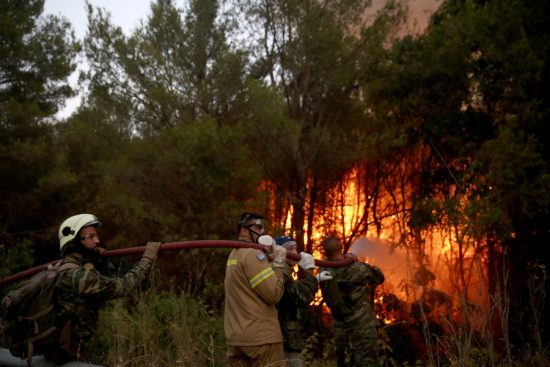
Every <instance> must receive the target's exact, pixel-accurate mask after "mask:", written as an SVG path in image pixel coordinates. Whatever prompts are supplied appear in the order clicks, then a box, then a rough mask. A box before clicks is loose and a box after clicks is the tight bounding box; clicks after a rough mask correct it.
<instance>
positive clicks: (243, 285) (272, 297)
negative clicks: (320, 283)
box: [224, 213, 286, 367]
mask: <svg viewBox="0 0 550 367" xmlns="http://www.w3.org/2000/svg"><path fill="white" fill-rule="evenodd" d="M237 231H238V233H239V240H240V241H246V242H253V243H258V239H259V238H260V237H261V236H262V235H264V231H265V229H264V220H263V217H262V216H261V215H258V214H255V213H244V214H243V215H242V217H241V219H240V221H239V224H238V226H237ZM265 237H269V236H265ZM265 237H264V238H265ZM269 240H270V245H272V251H271V253H270V254H266V253H265V252H264V251H261V250H258V249H255V248H235V249H233V250H232V251H231V253H230V254H229V258H228V259H227V267H226V271H225V282H224V285H225V310H224V331H225V339H226V341H227V346H228V347H227V362H228V365H229V366H231V367H260V366H270V367H284V366H285V361H284V351H283V335H282V334H281V328H280V326H279V320H278V318H277V307H276V305H277V302H279V300H280V298H281V296H282V295H283V289H284V288H283V287H284V286H283V280H284V277H283V268H284V267H285V266H286V263H285V259H286V249H285V248H284V247H281V246H278V245H277V244H273V239H272V238H271V237H269ZM270 258H271V259H272V261H271V263H270V261H269V259H270Z"/></svg>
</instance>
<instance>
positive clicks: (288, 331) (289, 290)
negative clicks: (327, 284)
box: [277, 265, 317, 351]
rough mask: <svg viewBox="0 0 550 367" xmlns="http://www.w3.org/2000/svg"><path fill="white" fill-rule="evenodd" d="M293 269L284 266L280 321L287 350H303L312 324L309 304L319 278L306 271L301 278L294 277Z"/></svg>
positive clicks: (279, 308)
mask: <svg viewBox="0 0 550 367" xmlns="http://www.w3.org/2000/svg"><path fill="white" fill-rule="evenodd" d="M292 273H293V269H292V268H291V267H290V266H288V265H287V266H286V267H285V268H284V286H285V290H284V293H283V296H282V297H281V300H280V301H279V304H278V305H277V307H278V310H279V322H280V324H281V330H282V332H283V337H284V347H285V350H286V351H291V350H292V351H301V350H302V349H303V347H304V345H305V339H306V338H307V336H308V335H307V334H308V332H307V330H308V329H309V326H310V324H311V317H312V315H310V310H309V304H310V303H311V301H313V299H314V298H315V293H317V279H315V277H314V276H313V275H311V274H309V273H307V272H304V274H303V277H302V278H301V279H297V280H295V279H294V278H293V277H292Z"/></svg>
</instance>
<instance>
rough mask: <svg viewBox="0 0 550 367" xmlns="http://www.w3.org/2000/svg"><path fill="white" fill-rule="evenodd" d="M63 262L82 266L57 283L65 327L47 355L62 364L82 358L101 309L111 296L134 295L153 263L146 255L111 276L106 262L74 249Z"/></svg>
mask: <svg viewBox="0 0 550 367" xmlns="http://www.w3.org/2000/svg"><path fill="white" fill-rule="evenodd" d="M63 263H74V264H77V265H78V267H76V268H73V269H69V270H67V271H65V272H62V273H61V274H60V275H59V277H58V279H57V281H56V285H55V287H56V288H55V300H54V306H55V307H56V324H57V326H58V327H59V329H60V330H61V331H60V335H59V340H58V341H59V342H58V345H57V348H56V349H54V350H52V352H51V353H50V354H49V355H47V357H48V359H50V360H52V361H53V362H56V363H59V364H61V363H64V362H65V361H67V360H81V356H82V354H85V353H83V351H84V349H83V348H84V347H85V344H86V341H88V340H89V339H90V338H91V337H92V336H93V334H94V333H95V331H96V327H97V320H98V315H99V309H100V308H101V307H102V306H103V304H104V303H105V302H106V301H108V300H111V299H114V298H119V297H124V296H128V295H130V294H131V293H132V291H134V290H135V289H136V288H137V286H138V285H139V284H140V283H141V282H142V281H143V280H144V279H145V278H146V277H147V275H148V274H149V272H150V270H151V267H152V262H151V261H150V260H149V259H146V258H142V259H141V260H140V261H139V262H138V263H136V264H135V265H134V266H133V268H132V269H130V271H128V272H127V273H126V274H125V275H124V276H123V277H108V276H107V275H105V274H106V273H107V266H106V263H105V262H104V261H102V260H101V259H99V258H95V259H85V258H84V257H83V256H82V254H80V253H72V254H70V255H67V256H66V257H65V258H64V260H63ZM84 352H85V351H84Z"/></svg>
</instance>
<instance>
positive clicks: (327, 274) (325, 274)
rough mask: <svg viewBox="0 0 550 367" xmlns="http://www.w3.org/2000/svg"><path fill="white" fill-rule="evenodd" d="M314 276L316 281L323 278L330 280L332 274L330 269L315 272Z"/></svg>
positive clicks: (323, 279)
mask: <svg viewBox="0 0 550 367" xmlns="http://www.w3.org/2000/svg"><path fill="white" fill-rule="evenodd" d="M316 278H317V281H318V282H319V283H320V282H322V281H325V280H331V279H332V274H331V273H330V271H328V270H325V271H322V272H320V273H319V274H317V276H316Z"/></svg>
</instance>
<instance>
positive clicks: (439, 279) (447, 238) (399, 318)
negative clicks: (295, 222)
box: [284, 169, 490, 361]
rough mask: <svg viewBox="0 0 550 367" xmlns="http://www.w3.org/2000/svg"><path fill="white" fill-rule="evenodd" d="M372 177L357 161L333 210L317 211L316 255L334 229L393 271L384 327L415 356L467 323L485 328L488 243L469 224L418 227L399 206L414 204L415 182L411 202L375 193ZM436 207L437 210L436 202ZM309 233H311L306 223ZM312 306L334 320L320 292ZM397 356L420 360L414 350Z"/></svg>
mask: <svg viewBox="0 0 550 367" xmlns="http://www.w3.org/2000/svg"><path fill="white" fill-rule="evenodd" d="M365 180H366V178H365V175H364V173H363V174H361V170H360V169H355V170H353V171H352V172H350V173H349V174H348V175H346V176H345V177H344V179H342V180H341V181H340V182H339V183H338V185H337V186H336V187H335V188H334V189H333V191H332V192H330V193H328V194H327V195H326V196H327V198H325V200H327V201H326V202H325V205H326V204H327V202H329V203H330V202H332V203H333V205H332V208H333V209H332V212H330V213H323V215H321V216H317V217H316V219H315V220H314V221H313V224H312V225H313V228H312V230H310V231H309V233H311V236H310V238H309V241H310V242H311V243H310V246H311V248H312V249H313V251H312V252H313V255H314V257H315V258H322V254H321V252H320V249H319V244H320V241H321V240H322V238H323V235H324V234H326V233H331V234H335V235H336V236H337V237H339V238H341V239H342V240H343V243H344V244H346V245H345V247H346V249H347V251H348V252H352V253H354V254H355V255H357V257H358V259H359V261H362V262H366V263H369V264H371V265H375V266H377V267H379V268H380V269H382V271H383V273H384V275H385V278H386V279H385V282H384V283H383V284H382V285H381V286H379V287H378V288H377V289H376V291H375V292H374V293H373V299H372V305H373V308H374V310H375V312H376V314H377V317H378V319H379V321H380V324H381V329H380V330H381V334H382V335H383V336H384V335H385V337H386V339H387V340H386V342H387V343H389V344H390V345H392V344H393V345H394V346H395V344H396V343H400V342H403V343H409V344H410V345H413V346H414V348H413V349H414V350H415V351H414V353H415V355H414V358H417V357H419V356H422V357H425V356H426V355H428V354H430V353H432V352H433V349H434V348H439V346H435V344H433V340H432V339H433V338H440V337H443V336H444V335H446V334H448V333H453V332H455V330H456V329H460V328H461V327H462V326H464V325H468V327H470V328H472V329H478V330H477V332H479V331H481V330H479V329H480V328H482V327H484V326H485V325H486V323H487V322H485V323H483V322H479V320H480V319H483V318H484V317H486V314H487V313H488V306H489V302H488V295H487V292H488V290H487V287H486V286H485V284H486V283H487V274H486V273H487V271H486V265H485V263H486V260H485V258H484V253H483V251H478V249H479V248H480V247H481V244H478V243H475V242H474V241H473V239H471V238H469V237H468V235H467V234H466V233H467V228H466V224H457V223H454V222H449V223H448V224H447V225H445V224H440V225H438V226H433V227H431V228H426V229H424V230H422V231H417V232H415V233H412V231H411V230H410V228H409V227H408V223H409V222H410V220H411V219H410V217H408V215H409V214H408V212H407V211H403V210H398V207H401V206H410V205H411V203H407V202H406V201H407V199H406V198H407V197H411V193H410V192H409V191H408V190H410V189H409V188H408V187H407V186H406V185H405V186H404V187H402V189H401V190H402V192H401V193H400V196H401V197H402V198H403V199H402V200H403V201H404V202H402V203H396V202H395V197H396V196H398V195H393V196H392V195H391V194H389V193H388V192H389V189H388V191H387V192H386V195H385V196H379V197H377V198H374V197H373V195H371V194H369V192H368V191H367V190H366V187H368V185H366V183H365ZM331 200H332V201H331ZM374 200H376V202H374ZM376 210H381V212H376ZM432 212H433V213H432V214H433V215H435V214H437V211H436V209H432ZM369 215H370V216H372V217H373V219H372V220H371V221H370V222H372V223H373V225H371V226H368V225H365V224H364V223H365V222H367V223H370V222H369V221H368V217H369ZM291 216H292V208H290V210H289V211H288V213H287V218H286V220H285V221H284V222H285V227H286V228H290V224H291V221H290V217H291ZM304 233H308V228H307V227H306V228H304ZM304 240H307V239H306V238H304ZM312 306H314V307H318V310H319V311H320V313H321V314H322V315H323V320H324V322H325V324H327V323H330V317H328V316H329V315H330V310H329V309H328V307H327V306H326V305H325V304H324V302H323V299H322V295H321V293H320V292H319V293H318V294H317V296H316V298H315V300H314V301H313V302H312ZM488 318H489V319H490V317H488ZM405 339H407V341H406V342H405V341H404V340H405ZM392 349H395V348H393V347H392ZM397 349H398V350H402V349H403V348H397ZM406 349H407V348H406ZM408 350H410V348H408ZM410 353H413V352H412V351H410ZM396 358H397V359H398V360H402V361H403V360H410V361H414V358H413V357H411V356H396ZM410 358H413V359H410Z"/></svg>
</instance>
